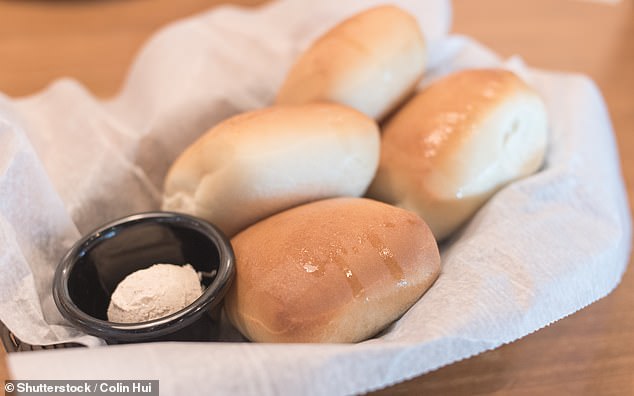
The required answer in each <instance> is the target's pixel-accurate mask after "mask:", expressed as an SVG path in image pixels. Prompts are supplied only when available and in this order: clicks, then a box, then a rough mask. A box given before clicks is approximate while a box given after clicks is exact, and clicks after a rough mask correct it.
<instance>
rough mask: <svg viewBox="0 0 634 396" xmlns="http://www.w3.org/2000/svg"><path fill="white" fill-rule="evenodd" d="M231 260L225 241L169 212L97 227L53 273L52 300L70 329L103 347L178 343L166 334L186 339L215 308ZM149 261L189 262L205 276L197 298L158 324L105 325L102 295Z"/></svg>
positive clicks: (231, 269)
mask: <svg viewBox="0 0 634 396" xmlns="http://www.w3.org/2000/svg"><path fill="white" fill-rule="evenodd" d="M234 261H235V258H234V254H233V249H232V248H231V244H230V242H229V240H228V239H227V237H226V236H225V235H224V234H223V233H222V232H221V231H219V230H218V229H217V228H216V227H215V226H213V225H212V224H209V223H207V222H206V221H204V220H202V219H198V218H195V217H192V216H188V215H185V214H180V213H172V212H147V213H140V214H134V215H131V216H127V217H124V218H121V219H119V220H115V221H113V222H110V223H108V224H105V225H103V226H102V227H100V228H98V229H97V230H95V231H93V232H91V233H89V234H88V235H86V236H84V237H83V238H81V239H80V240H79V241H77V242H76V243H75V245H74V246H73V247H72V248H71V249H70V250H69V251H68V252H67V253H66V255H65V256H64V257H63V258H62V260H61V261H60V263H59V266H58V268H57V271H56V272H55V278H54V280H53V298H54V300H55V304H56V305H57V307H58V309H59V310H60V312H61V314H62V315H63V316H64V317H65V318H66V319H67V320H68V321H70V322H71V323H72V324H73V325H74V326H76V327H77V328H79V329H81V330H83V331H84V332H86V333H88V334H91V335H94V336H97V337H100V338H103V339H105V340H106V341H107V342H109V343H119V342H140V341H153V340H161V339H178V340H186V339H187V336H185V337H183V336H182V335H181V336H179V337H174V338H170V336H172V335H175V334H178V333H181V334H182V333H187V331H185V330H187V328H189V327H193V326H194V325H195V324H196V322H197V321H198V322H200V321H201V317H202V316H203V314H204V313H206V312H210V311H211V309H212V308H214V307H216V306H217V305H218V303H219V302H220V301H221V300H222V298H223V297H224V295H225V293H226V292H227V290H228V288H229V286H230V285H231V282H232V280H233V276H234V273H235V265H234ZM157 263H167V264H178V265H185V264H190V265H192V267H194V269H195V270H196V271H198V272H201V273H204V274H208V275H210V276H207V277H203V279H202V285H203V287H204V291H203V294H202V295H201V296H200V297H199V298H198V299H196V300H195V301H194V302H193V303H191V304H190V305H189V306H187V307H185V308H183V309H181V310H180V311H178V312H175V313H173V314H170V315H169V316H165V317H163V318H159V319H154V320H151V321H147V322H140V323H114V322H110V321H108V318H107V309H108V305H109V303H110V296H111V295H112V293H113V292H114V290H115V288H116V287H117V285H118V284H119V282H121V281H122V280H123V279H124V278H125V277H126V276H127V275H129V274H131V273H133V272H135V271H137V270H140V269H143V268H147V267H150V266H152V265H153V264H157ZM212 274H213V275H212ZM199 327H200V326H199ZM204 327H205V328H206V329H208V328H209V326H208V325H206V326H204ZM190 330H191V329H190ZM190 333H192V334H196V332H195V331H194V332H191V331H190ZM197 338H200V335H198V336H197ZM203 338H204V337H203Z"/></svg>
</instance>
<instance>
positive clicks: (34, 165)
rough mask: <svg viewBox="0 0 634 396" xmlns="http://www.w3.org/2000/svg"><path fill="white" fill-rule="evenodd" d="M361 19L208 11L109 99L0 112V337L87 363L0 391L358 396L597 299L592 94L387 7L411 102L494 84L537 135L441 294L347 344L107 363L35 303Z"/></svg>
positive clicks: (72, 95) (599, 146) (183, 25)
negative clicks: (61, 271) (312, 47)
mask: <svg viewBox="0 0 634 396" xmlns="http://www.w3.org/2000/svg"><path fill="white" fill-rule="evenodd" d="M379 3H381V2H380V1H374V0H372V1H368V0H354V1H352V0H350V1H336V0H327V1H320V2H305V1H299V0H280V1H277V2H275V3H272V4H271V5H268V6H266V7H262V8H257V9H239V8H232V7H224V8H219V9H215V10H212V11H210V12H208V13H205V14H201V15H199V16H196V17H194V18H191V19H188V20H184V21H181V22H178V23H176V24H173V25H171V26H168V27H166V28H164V29H163V30H161V31H160V32H159V33H157V34H156V35H155V36H154V37H153V38H152V39H151V40H150V42H149V43H147V45H146V46H145V47H144V48H143V50H142V51H141V53H140V54H139V56H138V57H137V59H136V61H135V62H134V64H133V66H132V69H131V71H130V73H129V76H128V79H127V82H126V84H125V86H124V88H123V90H122V92H121V93H120V94H119V95H118V96H117V97H115V98H114V99H113V100H110V101H100V100H97V99H95V98H94V97H93V96H92V95H90V93H89V92H87V91H86V90H85V89H84V88H82V87H81V86H80V85H79V84H77V83H76V82H74V81H72V80H62V81H57V82H55V83H54V84H53V85H51V86H50V87H49V88H48V89H47V90H45V91H44V92H42V93H40V94H38V95H35V96H32V97H28V98H24V99H19V100H17V99H10V98H7V97H4V96H0V320H2V321H3V322H4V323H5V324H6V325H7V326H8V327H9V328H10V329H11V330H12V331H13V332H14V333H15V334H16V335H17V336H18V337H19V338H21V339H22V340H24V341H26V342H28V343H32V344H50V343H57V342H67V341H75V342H81V343H84V344H86V345H90V346H96V347H95V348H81V349H73V350H58V351H45V352H32V353H19V354H12V355H10V358H9V364H10V368H11V370H12V372H13V375H14V377H15V378H18V379H131V378H139V379H159V380H160V387H161V393H162V394H209V391H210V390H213V393H214V394H264V395H267V394H324V395H334V394H350V393H357V392H363V391H367V390H371V389H376V388H380V387H383V386H386V385H389V384H392V383H394V382H398V381H402V380H404V379H407V378H409V377H412V376H416V375H418V374H421V373H424V372H427V371H430V370H433V369H435V368H438V367H440V366H443V365H446V364H449V363H452V362H454V361H457V360H460V359H463V358H466V357H468V356H472V355H474V354H477V353H480V352H483V351H485V350H488V349H491V348H495V347H497V346H500V345H502V344H504V343H508V342H511V341H513V340H516V339H518V338H520V337H523V336H525V335H526V334H529V333H531V332H533V331H535V330H537V329H539V328H541V327H543V326H546V325H548V324H549V323H551V322H553V321H556V320H558V319H560V318H562V317H564V316H566V315H569V314H571V313H573V312H575V311H576V310H578V309H580V308H582V307H584V306H586V305H588V304H590V303H592V302H594V301H596V300H597V299H599V298H601V297H603V296H605V295H606V294H608V293H609V292H610V291H611V290H612V289H613V288H614V287H616V285H617V284H618V282H619V280H620V278H621V275H622V273H623V271H624V270H625V266H626V265H627V261H628V256H629V252H630V241H631V221H630V217H629V210H628V207H627V200H626V196H625V191H624V187H623V182H622V178H621V175H620V170H619V162H618V155H617V150H616V146H615V140H614V136H613V133H612V129H611V125H610V120H609V118H608V115H607V112H606V109H605V104H604V102H603V100H602V98H601V95H600V93H599V92H598V90H597V88H596V86H595V85H594V84H593V83H592V82H591V81H590V80H588V79H587V78H586V77H583V76H580V75H573V74H561V73H551V72H544V71H538V70H534V69H531V68H528V67H526V66H525V65H523V64H522V61H521V60H520V59H519V58H514V59H510V60H506V61H503V60H501V59H499V58H498V57H497V56H496V55H495V54H493V53H491V52H490V51H488V50H487V49H486V48H484V47H482V46H480V45H479V44H477V43H475V42H473V41H472V40H470V39H468V38H465V37H456V36H447V32H448V30H449V21H450V7H449V4H448V2H447V1H440V0H427V1H416V0H400V1H393V3H395V4H397V5H400V6H402V7H403V8H405V9H407V10H409V11H410V12H411V13H412V14H414V15H415V16H416V17H417V18H418V20H419V22H420V24H421V27H422V28H423V30H424V32H425V34H426V36H427V38H428V40H429V47H430V70H429V72H428V74H427V75H426V77H425V79H424V81H423V82H422V84H421V86H424V85H426V84H429V83H430V82H431V81H433V80H434V79H436V78H438V77H440V76H442V75H444V74H447V73H449V72H452V71H455V70H459V69H463V68H468V67H483V66H502V67H507V68H511V69H513V70H515V71H516V72H517V73H518V74H520V75H521V76H522V77H523V78H524V79H526V80H527V81H528V82H529V84H531V85H532V86H534V87H535V88H536V89H537V90H538V91H539V92H540V94H541V95H542V96H543V98H544V100H545V101H546V104H547V107H548V111H549V115H550V127H551V139H550V148H549V152H548V155H547V160H546V164H545V166H544V169H543V170H542V171H540V172H539V173H537V174H535V175H533V176H531V177H528V178H526V179H524V180H522V181H519V182H516V183H513V184H511V185H509V186H508V187H506V188H504V189H503V190H502V191H500V192H499V193H498V194H496V195H495V196H494V197H493V199H491V200H490V201H489V202H488V203H487V204H486V205H485V206H484V207H483V208H482V209H481V210H480V211H479V212H478V213H477V215H476V216H475V217H474V218H473V220H472V221H470V222H469V223H468V225H467V226H466V227H465V228H464V229H462V230H461V231H460V232H459V233H458V234H457V235H456V236H454V237H453V238H452V239H451V240H450V241H449V242H448V243H446V244H445V245H443V247H442V263H443V264H442V265H443V268H442V273H441V276H440V278H439V279H438V281H437V282H436V283H435V284H434V286H433V287H432V288H431V289H430V290H429V291H428V292H427V293H426V294H425V296H424V297H423V298H422V299H421V300H420V301H419V302H418V303H417V304H416V305H415V306H414V307H412V309H410V310H409V311H408V312H407V313H406V314H405V315H404V316H403V317H402V318H401V319H400V320H399V321H398V322H396V323H395V324H394V325H393V326H391V327H390V328H389V329H388V330H387V331H386V332H384V333H383V334H382V335H380V336H379V337H377V338H375V339H372V340H369V341H366V342H363V343H359V344H355V345H270V344H250V343H155V344H137V345H125V346H107V347H106V346H99V345H102V342H101V340H98V339H96V338H94V337H89V336H85V335H83V334H81V333H79V332H77V331H75V330H74V329H72V328H71V327H69V326H68V325H67V323H66V322H65V321H64V320H63V318H62V317H61V315H60V314H59V312H58V311H57V309H56V308H55V306H54V304H53V301H52V297H51V292H50V289H51V281H52V275H53V272H54V270H55V267H56V265H57V262H58V260H59V258H60V257H61V256H62V255H63V254H64V252H65V251H66V249H68V248H69V247H70V246H71V245H72V244H73V243H74V241H75V240H76V239H78V238H79V236H80V235H81V234H82V233H85V232H87V231H89V230H91V229H93V228H94V227H96V226H98V225H100V224H102V223H104V222H106V221H109V220H112V219H113V218H116V217H120V216H123V215H127V214H130V213H132V212H139V211H145V210H155V209H158V208H159V207H160V199H161V186H162V181H163V177H164V175H165V172H166V170H167V168H168V167H169V165H170V164H171V162H172V161H173V159H174V158H175V157H176V156H177V155H178V154H179V153H180V151H182V149H184V148H185V147H186V146H187V145H188V144H190V143H191V142H192V141H193V140H194V139H195V138H196V137H197V136H199V135H200V134H201V133H203V132H204V131H206V130H207V129H208V128H209V127H211V126H213V125H214V124H215V123H217V122H219V121H220V120H222V119H224V118H226V117H228V116H230V115H233V114H235V113H238V112H241V111H245V110H249V109H253V108H258V107H263V106H266V105H268V104H269V103H270V102H271V100H272V98H273V96H274V94H275V92H276V89H277V87H278V86H279V84H280V83H281V81H282V79H283V77H284V75H285V73H286V71H287V70H288V68H289V67H290V65H291V63H292V61H293V60H294V59H295V57H296V56H297V54H298V53H299V52H300V51H301V50H302V49H303V48H305V47H306V46H307V45H308V44H309V43H310V42H311V41H312V40H313V39H314V38H315V37H317V36H318V35H319V34H321V33H322V32H323V31H325V30H327V29H328V28H329V27H330V26H332V25H333V24H335V23H336V22H338V21H340V20H341V19H343V18H345V17H346V16H348V15H351V14H353V13H355V12H357V11H359V10H361V9H364V8H367V7H370V6H372V5H374V4H379Z"/></svg>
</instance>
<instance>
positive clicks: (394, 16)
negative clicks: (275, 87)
mask: <svg viewBox="0 0 634 396" xmlns="http://www.w3.org/2000/svg"><path fill="white" fill-rule="evenodd" d="M425 62H426V47H425V40H424V38H423V34H422V33H421V31H420V28H419V26H418V22H417V21H416V20H415V19H414V17H412V16H411V15H409V14H408V13H407V12H405V11H403V10H401V9H399V8H397V7H395V6H390V5H386V6H380V7H376V8H372V9H369V10H367V11H365V12H362V13H360V14H358V15H355V16H353V17H351V18H349V19H347V20H345V21H343V22H342V23H340V24H339V25H337V26H335V27H334V28H333V29H331V30H330V31H328V32H327V33H326V34H325V35H323V36H322V37H320V38H319V39H318V40H317V41H315V43H313V45H312V46H311V47H310V48H308V50H306V52H305V53H304V54H303V55H301V56H300V57H299V59H298V60H297V61H296V63H295V64H294V65H293V67H292V68H291V69H290V71H289V73H288V75H287V77H286V81H285V82H284V83H283V85H282V87H281V89H280V91H279V93H278V95H277V103H281V104H299V103H307V102H312V101H333V102H338V103H343V104H346V105H348V106H351V107H354V108H355V109H357V110H359V111H361V112H363V113H365V114H367V115H368V116H369V117H372V118H374V119H376V120H379V119H381V118H382V117H383V116H384V115H386V114H387V113H389V112H390V111H391V110H392V109H393V108H394V107H395V106H396V105H397V104H398V103H400V102H401V101H402V100H403V99H404V98H405V97H406V96H407V95H408V94H410V93H411V92H412V91H413V89H414V87H415V86H416V83H417V82H418V81H419V80H420V78H421V77H422V75H423V71H424V69H425Z"/></svg>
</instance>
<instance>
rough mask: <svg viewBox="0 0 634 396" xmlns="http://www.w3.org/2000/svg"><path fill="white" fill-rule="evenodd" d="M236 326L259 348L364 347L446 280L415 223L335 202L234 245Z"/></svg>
mask: <svg viewBox="0 0 634 396" xmlns="http://www.w3.org/2000/svg"><path fill="white" fill-rule="evenodd" d="M231 243H232V245H233V248H234V250H235V254H236V278H235V281H234V283H233V286H232V288H231V290H230V291H229V294H228V295H227V297H226V299H225V309H226V311H227V315H228V317H229V318H230V320H231V322H232V323H233V324H234V325H235V326H236V327H237V329H238V330H240V332H242V334H243V335H245V336H246V337H247V338H249V339H250V340H252V341H259V342H357V341H361V340H364V339H366V338H369V337H371V336H373V335H375V334H376V333H377V332H379V331H380V330H381V329H383V328H385V327H386V326H387V325H389V324H390V323H392V322H393V321H394V320H396V319H397V318H398V317H400V316H401V315H402V314H403V313H404V312H405V311H406V310H407V309H408V308H409V307H410V306H411V305H412V304H414V303H415V302H416V301H417V300H418V299H419V298H420V297H421V295H422V294H423V293H424V292H425V291H426V290H427V289H428V288H429V287H430V285H431V284H432V283H433V282H434V280H435V279H436V277H437V276H438V273H439V271H440V257H439V254H438V246H437V245H436V241H435V240H434V237H433V235H432V233H431V231H430V230H429V228H428V227H427V225H426V224H425V223H424V222H423V220H421V219H420V217H418V216H417V215H416V214H414V213H412V212H409V211H406V210H403V209H400V208H396V207H394V206H391V205H387V204H384V203H381V202H378V201H373V200H370V199H364V198H334V199H327V200H322V201H318V202H313V203H309V204H306V205H302V206H299V207H296V208H293V209H290V210H287V211H284V212H282V213H279V214H277V215H275V216H272V217H269V218H268V219H266V220H263V221H261V222H259V223H257V224H255V225H253V226H251V227H249V228H248V229H246V230H245V231H242V232H241V233H240V234H238V235H237V236H235V237H234V238H233V239H232V241H231Z"/></svg>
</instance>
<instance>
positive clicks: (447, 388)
mask: <svg viewBox="0 0 634 396" xmlns="http://www.w3.org/2000/svg"><path fill="white" fill-rule="evenodd" d="M218 2H219V1H218V0H216V1H203V0H180V1H170V0H128V1H123V0H121V1H114V0H113V1H60V0H58V1H50V2H48V1H5V2H0V92H4V93H5V94H8V95H10V96H21V95H27V94H30V93H33V92H36V91H38V90H41V89H42V88H43V87H45V86H46V85H47V84H48V83H50V81H51V80H53V79H55V78H58V77H61V76H71V77H74V78H76V79H78V80H79V81H80V82H82V83H83V84H84V85H86V86H87V87H88V88H89V89H90V90H92V91H93V92H94V93H95V94H96V95H99V96H102V97H104V96H110V95H112V94H114V93H116V92H117V90H118V88H119V87H120V85H121V83H122V81H123V78H124V75H125V73H126V70H127V68H128V67H129V65H130V62H131V61H132V59H133V57H134V55H135V53H136V51H137V50H138V49H139V48H140V46H141V45H142V44H143V42H144V41H145V40H146V39H147V38H148V37H149V35H150V34H151V33H152V32H153V31H155V30H156V29H157V28H158V27H160V26H162V25H163V24H165V23H167V22H169V21H173V20H177V19H179V18H182V17H185V16H187V15H190V14H192V13H196V12H200V11H202V10H205V9H207V8H209V7H210V6H211V5H213V4H215V3H218ZM242 3H243V4H256V3H259V1H258V0H253V1H248V0H245V1H242ZM453 30H454V32H457V33H462V34H467V35H470V36H472V37H474V38H476V39H478V40H480V41H481V42H483V43H484V44H486V45H487V46H489V47H490V48H492V49H493V50H495V51H496V52H498V53H500V54H502V55H504V56H509V55H512V54H520V55H521V56H522V57H523V58H524V59H525V60H526V61H527V63H529V64H530V65H532V66H535V67H541V68H547V69H555V70H563V71H574V72H581V73H585V74H588V75H589V76H591V77H592V78H593V79H594V80H595V81H596V82H597V84H598V85H599V87H600V89H601V90H602V92H603V94H604V96H605V99H606V102H607V104H608V108H609V111H610V114H611V117H612V121H613V123H614V128H615V131H616V134H617V140H618V143H619V149H620V154H621V163H622V169H623V174H624V177H625V179H626V183H627V190H628V195H629V199H630V206H632V202H633V198H634V39H633V38H634V6H633V1H632V0H626V1H621V2H620V3H618V4H616V5H605V4H598V3H595V2H590V1H573V0H515V1H508V0H456V1H455V3H454V29H453ZM588 160H591V159H588ZM633 271H634V270H632V269H631V268H630V270H628V271H627V272H626V274H625V276H624V278H623V281H622V283H621V285H620V286H619V287H618V288H617V289H616V290H615V291H614V292H613V293H612V294H610V295H609V296H608V297H606V298H604V299H603V300H601V301H599V302H597V303H595V304H593V305H591V306H590V307H588V308H586V309H584V310H582V311H580V312H578V313H576V314H574V315H572V316H570V317H568V318H565V319H563V320H561V321H559V322H557V323H555V324H553V325H551V326H549V327H547V328H545V329H543V330H540V331H538V332H536V333H534V334H532V335H529V336H527V337H525V338H523V339H521V340H519V341H517V342H515V343H512V344H510V345H506V346H503V347H501V348H499V349H496V350H494V351H490V352H486V353H483V354H481V355H479V356H476V357H474V358H471V359H468V360H465V361H462V362H459V363H456V364H453V365H450V366H448V367H445V368H442V369H440V370H437V371H435V372H432V373H429V374H427V375H424V376H421V377H418V378H415V379H413V380H411V381H407V382H404V383H401V384H398V385H396V386H394V387H391V388H389V389H387V390H384V391H381V392H378V393H377V394H380V395H401V394H403V395H404V394H424V393H433V394H439V395H471V394H496V395H507V394H508V395H523V394H525V395H534V394H546V395H551V394H553V395H554V394H556V395H566V394H570V395H634V275H633ZM3 354H4V351H2V350H0V362H2V361H3V360H4V359H3V358H2V355H3ZM7 376H8V373H7V371H6V367H5V366H4V365H3V363H0V380H2V379H5V378H7Z"/></svg>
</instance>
